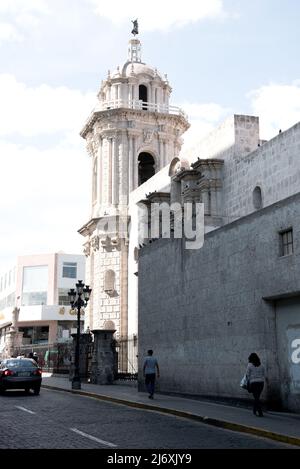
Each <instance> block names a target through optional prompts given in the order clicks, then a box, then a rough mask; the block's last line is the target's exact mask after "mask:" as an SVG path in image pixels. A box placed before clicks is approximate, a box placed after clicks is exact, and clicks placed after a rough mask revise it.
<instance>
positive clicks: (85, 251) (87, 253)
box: [83, 242, 91, 257]
mask: <svg viewBox="0 0 300 469" xmlns="http://www.w3.org/2000/svg"><path fill="white" fill-rule="evenodd" d="M83 254H84V255H85V257H89V256H90V254H91V243H90V242H87V243H85V244H84V247H83Z"/></svg>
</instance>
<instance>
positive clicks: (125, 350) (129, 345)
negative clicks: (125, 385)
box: [116, 335, 138, 381]
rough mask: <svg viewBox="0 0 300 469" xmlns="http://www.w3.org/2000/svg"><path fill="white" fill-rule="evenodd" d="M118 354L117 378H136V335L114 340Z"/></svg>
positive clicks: (130, 379)
mask: <svg viewBox="0 0 300 469" xmlns="http://www.w3.org/2000/svg"><path fill="white" fill-rule="evenodd" d="M116 349H117V354H118V374H117V379H119V380H129V381H133V380H137V376H138V340H137V336H136V335H133V336H132V337H121V338H120V339H118V340H117V342H116Z"/></svg>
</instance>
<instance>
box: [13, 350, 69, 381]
mask: <svg viewBox="0 0 300 469" xmlns="http://www.w3.org/2000/svg"><path fill="white" fill-rule="evenodd" d="M30 352H36V353H37V356H38V364H39V366H41V367H42V369H43V371H46V372H51V373H57V374H67V373H69V370H70V366H71V359H72V342H62V343H56V344H43V345H41V344H39V345H22V346H21V347H18V348H16V349H15V350H14V356H20V355H24V356H25V357H28V355H29V353H30Z"/></svg>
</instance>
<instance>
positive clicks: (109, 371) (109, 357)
mask: <svg viewBox="0 0 300 469" xmlns="http://www.w3.org/2000/svg"><path fill="white" fill-rule="evenodd" d="M115 332H116V331H115V330H108V329H96V330H93V331H92V333H93V334H94V347H93V356H92V366H91V383H93V384H112V383H113V381H114V371H115V356H116V350H115V340H114V338H113V335H114V333H115Z"/></svg>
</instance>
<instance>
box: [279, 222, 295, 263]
mask: <svg viewBox="0 0 300 469" xmlns="http://www.w3.org/2000/svg"><path fill="white" fill-rule="evenodd" d="M279 234H280V255H281V257H283V256H289V255H290V254H293V252H294V243H293V229H292V228H290V229H288V230H285V231H281V232H280V233H279Z"/></svg>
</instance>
